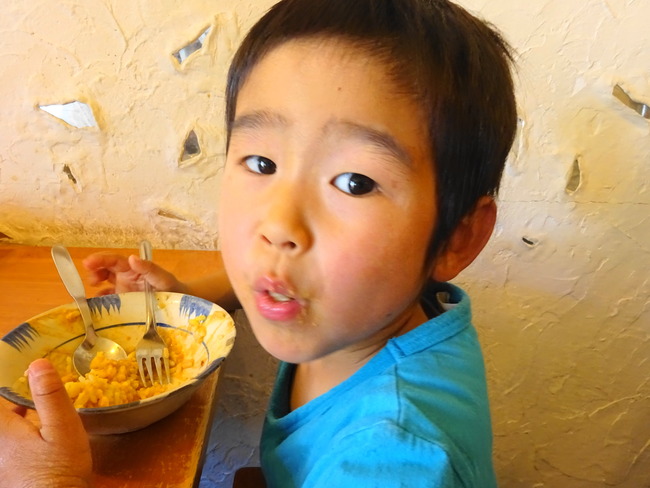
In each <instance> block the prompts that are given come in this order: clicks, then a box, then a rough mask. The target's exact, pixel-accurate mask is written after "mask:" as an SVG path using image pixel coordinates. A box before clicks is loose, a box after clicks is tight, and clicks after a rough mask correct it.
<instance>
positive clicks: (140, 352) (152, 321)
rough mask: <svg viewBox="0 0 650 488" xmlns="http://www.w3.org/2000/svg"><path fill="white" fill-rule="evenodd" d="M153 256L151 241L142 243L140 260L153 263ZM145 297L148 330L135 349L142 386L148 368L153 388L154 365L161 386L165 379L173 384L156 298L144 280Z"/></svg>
mask: <svg viewBox="0 0 650 488" xmlns="http://www.w3.org/2000/svg"><path fill="white" fill-rule="evenodd" d="M151 254H152V250H151V244H150V243H149V241H146V240H145V241H142V242H141V243H140V258H142V259H145V260H147V261H151ZM144 296H145V302H146V306H147V319H146V322H145V325H146V326H147V330H146V332H145V333H144V336H142V339H140V342H138V345H137V346H136V348H135V357H136V359H137V361H138V369H139V370H140V378H141V379H142V384H143V385H144V386H147V378H146V376H145V373H144V370H145V368H146V370H147V373H148V374H149V380H150V381H151V384H152V386H153V384H154V383H155V376H154V372H153V368H152V363H153V365H154V367H155V370H156V373H157V374H158V381H159V382H160V384H161V385H162V384H164V381H163V380H164V379H166V380H167V383H171V378H170V374H169V350H168V349H167V345H166V344H165V341H163V338H162V337H160V335H159V334H158V331H157V330H156V314H155V310H156V296H155V294H154V292H153V290H152V289H151V285H150V284H149V282H148V281H147V280H144ZM161 362H162V364H161ZM163 370H164V376H163Z"/></svg>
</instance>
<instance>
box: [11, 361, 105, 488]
mask: <svg viewBox="0 0 650 488" xmlns="http://www.w3.org/2000/svg"><path fill="white" fill-rule="evenodd" d="M28 377H29V386H30V389H31V392H32V397H33V399H34V404H35V406H36V411H37V413H38V416H39V419H40V424H41V425H40V427H38V426H36V425H34V424H33V423H32V422H31V421H29V420H27V419H25V418H24V414H25V409H24V408H21V407H16V408H14V409H13V410H12V409H9V408H0V487H2V488H5V487H6V488H41V487H42V488H46V487H47V488H63V487H65V488H78V487H83V488H87V487H89V486H91V478H92V458H91V453H90V444H89V441H88V436H87V435H86V431H85V430H84V427H83V424H82V423H81V419H80V418H79V415H78V414H77V412H76V411H75V409H74V407H73V406H72V402H71V401H70V398H69V397H68V394H67V392H66V391H65V388H64V387H63V383H61V379H60V378H59V375H58V374H57V372H56V371H55V370H54V367H53V366H52V364H51V363H50V362H49V361H48V360H46V359H37V360H36V361H34V362H33V363H32V364H31V365H30V366H29V369H28Z"/></svg>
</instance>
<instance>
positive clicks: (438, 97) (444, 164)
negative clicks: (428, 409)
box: [226, 0, 517, 262]
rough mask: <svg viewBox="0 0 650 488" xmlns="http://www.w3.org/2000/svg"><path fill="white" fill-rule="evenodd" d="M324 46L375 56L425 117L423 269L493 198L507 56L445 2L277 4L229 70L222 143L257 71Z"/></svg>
mask: <svg viewBox="0 0 650 488" xmlns="http://www.w3.org/2000/svg"><path fill="white" fill-rule="evenodd" d="M328 37H332V38H338V39H341V40H344V41H348V42H350V43H352V44H353V45H355V46H358V47H359V48H361V49H364V50H366V51H367V52H368V54H369V55H373V56H378V57H379V59H380V60H382V61H383V62H384V63H385V65H386V67H387V69H388V72H389V73H390V75H391V76H392V78H393V80H394V81H395V82H396V83H397V86H399V87H400V89H404V90H406V91H407V93H409V94H410V95H412V96H413V97H414V98H415V100H417V102H418V104H419V105H420V106H421V107H422V108H423V114H424V116H425V117H426V120H427V123H428V134H429V136H430V141H429V142H430V147H431V148H432V154H431V160H432V161H433V163H434V165H435V168H434V174H435V176H436V189H437V208H438V219H437V223H436V228H435V229H433V234H432V239H431V244H430V247H429V253H428V256H427V261H428V262H430V261H431V260H433V259H435V256H436V255H437V254H438V253H439V252H440V251H441V250H443V249H444V246H445V244H446V243H447V241H448V239H449V238H450V237H451V235H452V233H453V231H454V229H455V228H456V227H457V225H458V224H459V223H460V221H461V219H462V218H463V217H464V216H465V215H467V214H468V213H469V212H471V211H472V210H473V208H474V207H475V206H476V204H477V202H478V200H479V198H481V197H482V196H485V195H491V196H495V195H496V193H497V191H498V189H499V184H500V180H501V175H502V173H503V167H504V164H505V160H506V158H507V155H508V152H509V151H510V147H511V145H512V142H513V139H514V135H515V130H516V123H517V114H516V102H515V97H514V88H513V81H512V77H511V72H510V65H511V62H512V55H511V50H510V47H509V46H508V45H507V43H506V42H505V41H504V40H503V38H502V37H501V36H500V34H499V33H498V32H497V31H496V30H495V29H494V28H493V27H491V26H490V25H488V24H487V23H485V22H484V21H481V20H479V19H477V18H476V17H474V16H473V15H471V14H470V13H468V12H467V11H466V10H464V9H462V8H461V7H459V6H458V5H456V4H454V3H452V2H449V1H447V0H282V1H280V2H279V3H277V4H276V5H274V6H273V7H272V8H271V9H270V10H269V11H268V12H267V13H266V14H265V15H264V16H263V17H262V18H261V19H260V20H259V21H258V22H257V23H256V24H255V25H254V26H253V28H252V29H251V31H250V32H249V33H248V35H247V36H246V38H245V39H244V41H243V43H242V44H241V46H240V47H239V49H238V51H237V53H236V54H235V57H234V59H233V62H232V64H231V66H230V70H229V73H228V83H227V89H226V129H227V140H228V141H229V140H230V132H231V129H232V124H233V121H234V117H235V112H236V107H237V96H238V94H239V91H240V89H241V87H242V86H243V84H244V83H245V82H246V80H247V78H248V76H249V74H250V72H251V70H252V69H253V68H254V67H255V66H256V65H257V63H258V62H259V61H260V60H261V59H262V58H263V57H264V56H265V55H266V54H267V53H269V52H270V51H271V50H272V49H274V48H276V47H278V46H279V45H281V44H283V43H285V42H287V41H291V40H296V39H305V38H328Z"/></svg>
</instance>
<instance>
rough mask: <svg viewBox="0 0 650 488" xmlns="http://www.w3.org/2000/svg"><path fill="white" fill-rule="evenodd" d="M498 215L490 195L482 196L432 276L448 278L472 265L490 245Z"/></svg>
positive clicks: (462, 221)
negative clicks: (486, 246) (487, 245)
mask: <svg viewBox="0 0 650 488" xmlns="http://www.w3.org/2000/svg"><path fill="white" fill-rule="evenodd" d="M496 218H497V206H496V204H495V203H494V199H493V198H492V197H489V196H484V197H481V198H480V199H479V201H478V203H477V204H476V206H475V207H474V209H473V210H472V211H471V212H470V213H468V214H467V215H465V217H463V218H462V220H461V221H460V223H459V224H458V227H456V229H455V230H454V232H453V233H452V235H451V237H450V238H449V241H448V242H447V245H446V246H445V247H444V248H443V249H442V251H441V252H440V254H439V255H438V256H436V259H435V261H434V263H433V269H432V271H431V277H432V278H433V279H434V280H435V281H438V282H441V281H449V280H451V279H452V278H455V277H456V275H458V273H460V272H461V271H462V270H464V269H465V268H466V267H467V266H469V265H470V264H471V263H472V261H474V259H476V256H478V255H479V253H480V252H481V251H482V250H483V248H484V247H485V245H486V244H487V242H488V240H489V239H490V236H491V235H492V231H493V230H494V224H495V222H496Z"/></svg>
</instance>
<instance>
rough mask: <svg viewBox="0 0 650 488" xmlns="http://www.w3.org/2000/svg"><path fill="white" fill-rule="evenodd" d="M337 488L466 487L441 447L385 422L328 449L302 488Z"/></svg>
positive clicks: (350, 436) (341, 440) (352, 435)
mask: <svg viewBox="0 0 650 488" xmlns="http://www.w3.org/2000/svg"><path fill="white" fill-rule="evenodd" d="M333 486H336V487H339V488H345V487H350V488H366V487H367V488H370V487H381V488H398V487H400V488H402V487H404V488H408V487H414V488H416V487H417V488H460V487H465V484H464V483H463V482H462V481H461V480H460V479H459V477H458V474H457V471H456V469H454V466H453V465H452V462H451V460H450V457H449V455H448V453H447V452H446V451H445V449H444V448H443V446H442V445H441V444H439V443H436V442H431V441H429V440H426V439H422V438H419V437H418V436H417V435H414V434H412V433H409V432H406V431H404V430H403V429H401V428H400V427H398V426H396V425H394V424H392V423H390V422H381V423H379V424H375V425H372V426H369V427H368V428H366V429H364V430H362V431H359V432H356V433H354V434H351V435H347V436H345V437H344V438H342V439H340V441H338V442H337V443H335V444H332V445H331V446H329V447H328V449H327V451H326V452H323V453H322V456H321V458H320V459H319V461H318V463H316V465H314V467H313V469H312V470H311V471H310V473H309V475H308V476H307V478H306V479H305V483H304V484H303V485H302V487H303V488H331V487H333Z"/></svg>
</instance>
